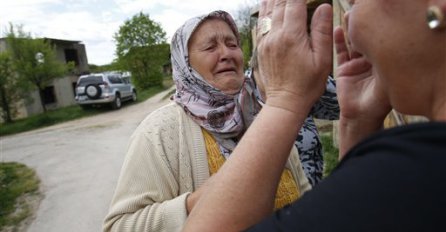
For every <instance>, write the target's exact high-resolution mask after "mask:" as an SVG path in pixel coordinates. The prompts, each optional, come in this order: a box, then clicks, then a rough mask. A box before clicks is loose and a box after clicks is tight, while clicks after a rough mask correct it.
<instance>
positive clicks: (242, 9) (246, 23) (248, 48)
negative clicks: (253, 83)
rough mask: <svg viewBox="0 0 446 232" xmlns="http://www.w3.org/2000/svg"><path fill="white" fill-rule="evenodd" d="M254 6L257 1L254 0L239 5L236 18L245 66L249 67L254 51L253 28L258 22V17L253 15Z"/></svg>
mask: <svg viewBox="0 0 446 232" xmlns="http://www.w3.org/2000/svg"><path fill="white" fill-rule="evenodd" d="M254 6H255V3H254V2H253V1H251V2H248V1H245V3H244V4H243V5H240V6H239V8H238V10H237V11H236V14H235V19H234V20H235V23H236V24H237V28H238V30H239V33H240V42H241V48H242V51H243V61H244V64H245V67H248V65H249V60H250V59H251V55H252V51H253V38H252V33H251V30H252V29H253V28H254V27H255V26H256V23H257V21H256V19H255V18H252V17H251V12H252V10H253V9H254Z"/></svg>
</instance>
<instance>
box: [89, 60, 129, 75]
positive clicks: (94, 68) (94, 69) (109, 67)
mask: <svg viewBox="0 0 446 232" xmlns="http://www.w3.org/2000/svg"><path fill="white" fill-rule="evenodd" d="M88 69H89V70H90V72H91V73H102V72H111V71H116V70H125V68H121V67H120V66H118V64H117V63H116V62H113V63H111V64H106V65H95V64H89V65H88Z"/></svg>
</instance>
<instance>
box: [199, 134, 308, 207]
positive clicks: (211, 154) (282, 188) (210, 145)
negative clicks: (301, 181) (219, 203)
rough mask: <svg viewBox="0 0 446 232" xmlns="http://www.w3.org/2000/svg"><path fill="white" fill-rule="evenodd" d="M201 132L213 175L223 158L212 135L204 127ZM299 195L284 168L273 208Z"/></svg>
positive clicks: (287, 171) (289, 173)
mask: <svg viewBox="0 0 446 232" xmlns="http://www.w3.org/2000/svg"><path fill="white" fill-rule="evenodd" d="M201 130H202V132H203V136H204V140H205V144H206V152H207V154H208V164H209V173H210V175H213V174H214V173H216V172H217V171H218V169H219V168H220V167H221V166H223V163H224V162H225V158H224V157H223V155H221V153H220V149H219V147H218V144H217V142H216V141H215V139H214V137H213V136H212V135H211V134H210V133H209V132H207V131H206V130H204V129H201ZM299 197H300V191H299V188H298V186H297V184H296V181H295V180H294V178H293V175H292V174H291V171H290V170H288V169H285V170H284V171H283V173H282V176H281V178H280V183H279V187H278V188H277V193H276V198H275V200H274V210H276V209H280V208H283V207H284V206H286V205H288V204H290V203H292V202H293V201H296V200H297V199H298V198H299Z"/></svg>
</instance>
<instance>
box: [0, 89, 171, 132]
mask: <svg viewBox="0 0 446 232" xmlns="http://www.w3.org/2000/svg"><path fill="white" fill-rule="evenodd" d="M170 85H171V84H170ZM170 85H164V86H166V87H170ZM166 87H161V86H158V87H153V88H149V89H146V90H141V91H138V100H137V102H142V101H145V100H146V99H147V98H149V97H151V96H153V95H155V94H157V93H159V92H161V91H163V90H165V89H166ZM126 105H127V104H126ZM107 110H109V109H108V108H106V107H103V108H93V109H90V110H83V109H81V107H80V106H77V105H76V106H68V107H63V108H58V109H55V110H50V111H48V112H46V113H44V114H38V115H33V116H30V117H27V118H24V119H19V120H16V121H14V122H13V123H5V124H0V136H4V135H10V134H16V133H20V132H24V131H30V130H34V129H38V128H42V127H46V126H51V125H54V124H57V123H61V122H66V121H70V120H74V119H78V118H82V117H86V116H91V115H95V114H99V113H103V112H106V111H107Z"/></svg>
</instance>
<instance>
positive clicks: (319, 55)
mask: <svg viewBox="0 0 446 232" xmlns="http://www.w3.org/2000/svg"><path fill="white" fill-rule="evenodd" d="M311 45H312V49H313V52H314V55H315V57H314V58H315V60H316V61H318V62H321V65H322V67H327V69H331V68H332V67H331V66H332V63H333V62H332V61H333V59H332V57H333V11H332V8H331V6H330V5H329V4H323V5H321V6H319V7H318V8H317V9H316V12H315V13H314V15H313V19H312V20H311Z"/></svg>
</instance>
